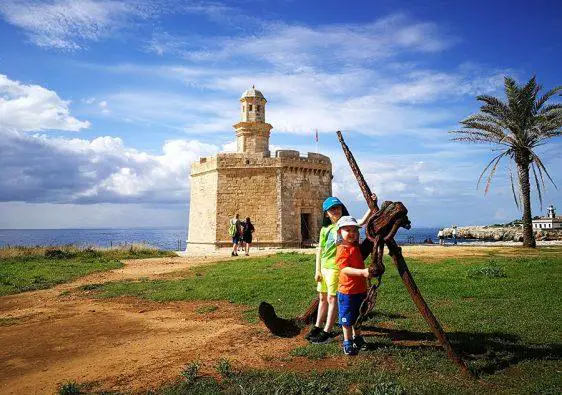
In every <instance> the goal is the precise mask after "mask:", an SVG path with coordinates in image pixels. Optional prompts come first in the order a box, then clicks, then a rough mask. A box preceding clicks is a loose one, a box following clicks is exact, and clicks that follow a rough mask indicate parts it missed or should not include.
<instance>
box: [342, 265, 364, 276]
mask: <svg viewBox="0 0 562 395" xmlns="http://www.w3.org/2000/svg"><path fill="white" fill-rule="evenodd" d="M341 272H342V273H344V274H347V275H348V276H352V277H365V278H369V276H370V274H369V269H368V268H365V269H355V268H353V267H344V268H343V269H341Z"/></svg>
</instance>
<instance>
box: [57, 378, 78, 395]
mask: <svg viewBox="0 0 562 395" xmlns="http://www.w3.org/2000/svg"><path fill="white" fill-rule="evenodd" d="M81 393H82V391H81V390H80V385H78V384H77V383H76V382H75V381H68V382H66V383H62V384H61V385H60V386H59V395H79V394H81Z"/></svg>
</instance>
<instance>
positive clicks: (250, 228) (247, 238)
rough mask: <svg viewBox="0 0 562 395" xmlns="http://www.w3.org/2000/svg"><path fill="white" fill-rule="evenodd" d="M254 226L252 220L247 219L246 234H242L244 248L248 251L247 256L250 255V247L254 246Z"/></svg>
mask: <svg viewBox="0 0 562 395" xmlns="http://www.w3.org/2000/svg"><path fill="white" fill-rule="evenodd" d="M254 230H255V228H254V224H252V221H251V220H250V217H246V222H245V225H244V233H243V234H242V241H243V242H244V248H245V249H246V256H248V255H250V246H251V245H252V233H254Z"/></svg>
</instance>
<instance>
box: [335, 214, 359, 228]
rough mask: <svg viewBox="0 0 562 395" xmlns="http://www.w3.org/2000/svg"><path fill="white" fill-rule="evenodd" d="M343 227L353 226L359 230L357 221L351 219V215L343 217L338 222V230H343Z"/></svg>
mask: <svg viewBox="0 0 562 395" xmlns="http://www.w3.org/2000/svg"><path fill="white" fill-rule="evenodd" d="M344 226H355V227H356V228H360V227H361V226H359V224H358V223H357V220H356V219H355V218H354V217H352V216H351V215H344V216H343V217H341V218H340V219H339V220H338V229H341V228H343V227H344Z"/></svg>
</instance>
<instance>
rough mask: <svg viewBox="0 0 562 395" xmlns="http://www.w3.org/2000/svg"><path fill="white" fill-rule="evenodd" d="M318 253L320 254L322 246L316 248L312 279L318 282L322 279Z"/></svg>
mask: <svg viewBox="0 0 562 395" xmlns="http://www.w3.org/2000/svg"><path fill="white" fill-rule="evenodd" d="M320 255H322V247H320V246H318V247H317V248H316V271H315V272H314V280H315V281H316V282H317V283H319V282H320V281H322V270H321V264H320Z"/></svg>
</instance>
